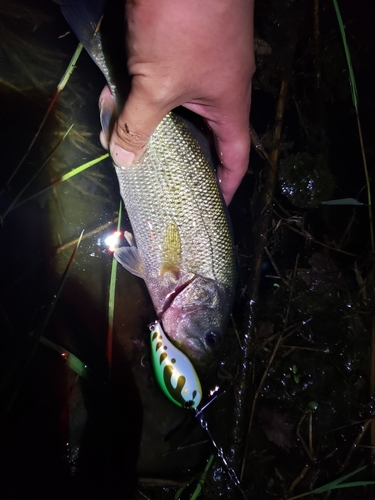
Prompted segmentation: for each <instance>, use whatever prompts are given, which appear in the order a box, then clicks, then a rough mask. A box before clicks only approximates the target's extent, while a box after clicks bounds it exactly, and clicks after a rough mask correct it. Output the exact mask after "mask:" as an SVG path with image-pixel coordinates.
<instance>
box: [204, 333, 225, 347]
mask: <svg viewBox="0 0 375 500" xmlns="http://www.w3.org/2000/svg"><path fill="white" fill-rule="evenodd" d="M205 339H206V343H207V345H208V346H210V347H216V346H218V345H219V344H220V342H221V341H222V339H223V335H222V333H221V332H220V331H218V330H217V331H211V332H208V333H206V335H205Z"/></svg>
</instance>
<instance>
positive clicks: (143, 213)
mask: <svg viewBox="0 0 375 500" xmlns="http://www.w3.org/2000/svg"><path fill="white" fill-rule="evenodd" d="M116 173H117V176H118V179H119V184H120V191H121V196H122V198H123V200H124V203H125V207H126V210H127V212H128V215H129V219H130V221H131V225H132V229H133V232H134V237H135V240H136V243H137V247H138V250H139V253H140V256H141V260H142V263H143V267H144V276H145V281H146V283H148V284H149V285H148V288H149V291H150V295H151V297H152V299H153V302H154V303H156V304H158V303H159V302H160V297H161V296H164V295H165V294H164V293H163V292H162V291H161V290H160V280H159V270H160V268H161V266H162V261H161V259H162V253H161V251H160V250H161V248H162V245H163V237H164V233H165V230H166V227H168V224H170V223H171V221H173V222H174V223H175V224H176V226H177V228H178V231H179V234H180V238H181V241H182V243H183V244H182V248H181V250H182V255H181V263H180V269H181V271H182V272H186V273H188V272H190V273H194V274H197V275H200V276H205V277H207V278H210V279H212V280H215V281H217V282H218V283H221V284H223V285H224V286H225V287H228V288H231V287H232V284H233V280H234V265H233V244H232V238H231V234H230V230H229V226H228V221H227V217H226V214H225V209H224V207H223V201H222V197H221V195H220V193H219V191H218V187H217V181H216V179H215V176H214V173H213V169H212V166H211V165H210V162H209V161H208V160H207V158H206V156H205V155H203V154H202V148H201V146H200V144H199V142H198V140H197V139H196V137H195V136H194V134H193V133H192V131H191V128H190V126H189V125H188V124H187V123H186V122H185V121H184V120H182V119H181V118H179V117H178V116H176V115H173V114H172V113H169V114H168V115H167V116H166V117H165V118H164V120H163V121H162V122H161V123H160V124H159V126H158V127H157V129H156V131H155V132H154V134H153V135H152V137H151V139H150V142H149V144H148V146H147V148H146V151H145V153H144V155H143V156H142V158H141V160H139V161H138V162H136V163H134V164H133V165H132V166H131V167H128V168H126V169H121V168H116ZM140 204H141V206H142V210H140Z"/></svg>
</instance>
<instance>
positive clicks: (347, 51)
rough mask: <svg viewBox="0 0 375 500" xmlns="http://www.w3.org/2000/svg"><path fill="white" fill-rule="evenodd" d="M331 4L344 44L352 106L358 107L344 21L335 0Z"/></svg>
mask: <svg viewBox="0 0 375 500" xmlns="http://www.w3.org/2000/svg"><path fill="white" fill-rule="evenodd" d="M333 6H334V7H335V11H336V17H337V21H338V23H339V28H340V33H341V38H342V43H343V45H344V50H345V57H346V64H347V65H348V70H349V82H350V90H351V93H352V101H353V104H354V107H355V108H357V107H358V91H357V85H356V82H355V77H354V71H353V66H352V60H351V57H350V51H349V47H348V42H347V40H346V33H345V26H344V23H343V21H342V17H341V12H340V9H339V6H338V3H337V0H333Z"/></svg>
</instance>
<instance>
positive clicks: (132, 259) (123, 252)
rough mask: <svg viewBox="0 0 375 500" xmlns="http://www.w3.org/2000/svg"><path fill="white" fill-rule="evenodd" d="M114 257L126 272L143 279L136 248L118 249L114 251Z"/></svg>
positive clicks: (141, 266) (140, 262)
mask: <svg viewBox="0 0 375 500" xmlns="http://www.w3.org/2000/svg"><path fill="white" fill-rule="evenodd" d="M114 256H115V259H116V260H117V262H119V263H120V264H121V265H122V266H123V267H125V269H126V270H127V271H129V272H130V273H132V274H134V275H135V276H139V278H142V279H144V272H143V265H142V261H141V258H140V256H139V252H138V248H137V247H136V246H131V247H120V248H118V249H117V250H116V251H115V253H114Z"/></svg>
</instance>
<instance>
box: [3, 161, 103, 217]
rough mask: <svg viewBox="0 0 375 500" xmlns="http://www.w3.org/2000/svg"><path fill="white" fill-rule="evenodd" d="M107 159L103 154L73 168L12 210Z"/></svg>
mask: <svg viewBox="0 0 375 500" xmlns="http://www.w3.org/2000/svg"><path fill="white" fill-rule="evenodd" d="M108 157H109V154H108V153H106V154H104V155H102V156H99V157H98V158H94V160H90V161H88V162H86V163H83V164H82V165H80V166H79V167H76V168H74V169H73V170H71V171H70V172H68V173H67V174H64V175H62V176H61V177H58V178H57V179H54V180H53V181H51V183H50V184H48V186H46V187H45V188H43V189H41V190H40V191H38V192H37V193H34V194H33V195H31V196H29V197H28V198H25V199H24V200H22V201H20V203H18V204H17V205H15V206H14V207H13V208H17V207H19V206H21V205H23V204H24V203H26V202H27V201H30V200H32V199H34V198H36V197H37V196H39V195H41V194H43V193H45V192H46V191H48V189H51V187H52V186H55V185H56V184H59V183H60V182H64V181H67V180H68V179H71V178H72V177H74V176H75V175H78V174H80V173H81V172H84V171H85V170H87V169H88V168H90V167H92V166H94V165H96V164H97V163H100V162H101V161H103V160H105V159H107V158H108Z"/></svg>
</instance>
